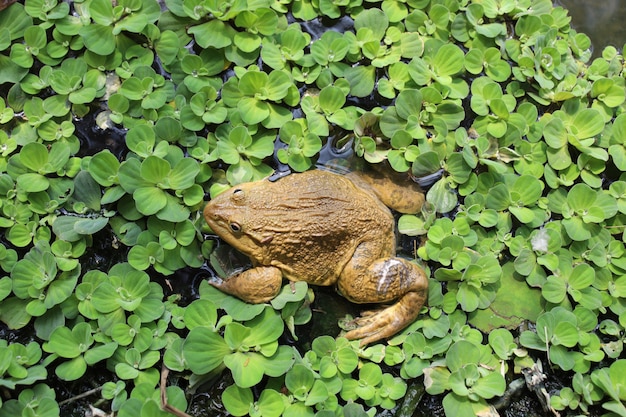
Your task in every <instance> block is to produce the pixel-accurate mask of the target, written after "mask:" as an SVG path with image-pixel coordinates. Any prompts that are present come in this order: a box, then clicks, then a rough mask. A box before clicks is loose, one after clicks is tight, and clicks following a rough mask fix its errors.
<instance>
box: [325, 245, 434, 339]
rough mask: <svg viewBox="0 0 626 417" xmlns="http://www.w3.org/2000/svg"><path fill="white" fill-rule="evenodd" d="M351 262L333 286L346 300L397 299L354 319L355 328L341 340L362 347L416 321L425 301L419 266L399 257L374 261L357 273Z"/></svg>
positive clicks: (423, 275)
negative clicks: (346, 339) (355, 340)
mask: <svg viewBox="0 0 626 417" xmlns="http://www.w3.org/2000/svg"><path fill="white" fill-rule="evenodd" d="M355 261H356V262H352V263H351V264H349V265H348V266H347V267H346V271H344V274H342V277H341V278H340V279H339V282H338V283H337V284H338V289H339V291H340V292H341V293H342V294H343V295H344V296H345V297H346V298H347V299H348V300H350V301H352V302H354V303H388V302H391V301H394V300H397V301H396V302H395V304H392V305H390V306H389V307H386V308H383V309H381V310H378V311H375V312H369V313H365V314H364V315H363V316H362V317H359V318H357V319H355V321H354V323H355V324H356V325H357V326H358V327H357V328H356V329H354V330H351V331H349V332H348V333H346V335H345V337H346V338H348V339H351V340H353V339H361V341H360V343H361V346H364V345H367V344H369V343H372V342H376V341H378V340H381V339H386V338H389V337H391V336H393V335H394V334H396V333H397V332H399V331H400V330H402V329H404V328H405V327H406V326H408V325H409V324H411V323H412V322H413V321H414V320H415V319H416V317H417V316H418V315H419V312H420V310H421V308H422V306H423V305H424V302H425V301H426V297H427V289H428V278H427V277H426V274H425V273H424V271H423V270H422V269H421V268H420V267H418V266H417V265H415V264H413V263H411V262H409V261H408V260H406V259H402V258H395V257H393V258H384V259H378V260H376V261H374V262H373V263H372V264H371V265H369V266H368V267H367V268H365V269H364V270H361V271H359V270H358V269H359V268H358V259H356V260H355ZM355 263H356V264H357V265H355ZM354 267H356V270H355V268H354ZM345 272H348V274H347V275H346V274H345ZM348 277H349V278H348Z"/></svg>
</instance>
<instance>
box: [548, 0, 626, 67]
mask: <svg viewBox="0 0 626 417" xmlns="http://www.w3.org/2000/svg"><path fill="white" fill-rule="evenodd" d="M556 4H557V5H560V6H563V7H565V8H566V9H567V10H569V14H570V16H572V26H573V27H574V29H576V31H577V32H583V33H586V34H587V35H588V36H589V37H590V38H591V42H592V44H593V48H594V51H593V56H594V57H597V56H600V54H601V53H602V50H603V49H604V47H605V46H607V45H613V46H615V47H616V48H617V49H618V50H620V51H621V50H622V47H623V46H624V43H626V24H625V22H626V0H604V1H597V0H557V1H556Z"/></svg>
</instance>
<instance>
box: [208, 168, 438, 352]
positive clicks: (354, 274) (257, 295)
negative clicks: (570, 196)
mask: <svg viewBox="0 0 626 417" xmlns="http://www.w3.org/2000/svg"><path fill="white" fill-rule="evenodd" d="M406 182H407V184H402V185H398V184H396V183H394V182H393V181H391V180H390V179H389V178H387V177H386V176H383V175H378V176H377V177H373V176H366V175H363V174H360V173H350V174H348V175H340V174H335V173H331V172H328V171H323V170H313V171H307V172H304V173H300V174H291V175H287V176H286V177H283V178H281V179H279V180H277V181H275V182H270V181H269V180H268V179H265V180H261V181H256V182H250V183H245V184H240V185H237V186H235V187H233V188H231V189H230V190H228V191H226V192H224V193H222V194H220V195H219V196H218V197H216V198H215V199H213V200H211V201H210V202H209V203H208V204H207V206H206V207H205V209H204V218H205V219H206V221H207V223H208V224H209V226H210V227H211V229H212V230H213V231H214V232H215V233H216V234H217V235H218V236H220V237H221V238H222V239H224V240H225V241H226V242H227V243H228V244H230V245H231V246H233V247H234V248H236V249H237V250H239V251H241V252H242V253H244V254H245V255H247V256H248V257H249V258H250V259H251V261H252V263H253V268H251V269H249V270H246V271H244V272H242V273H240V274H238V275H235V276H232V277H230V278H228V279H226V280H217V281H215V282H212V285H214V286H216V287H217V288H219V289H221V290H222V291H224V292H226V293H229V294H232V295H234V296H236V297H239V298H240V299H242V300H244V301H246V302H249V303H254V304H257V303H263V302H267V301H269V300H271V299H272V298H274V297H275V296H276V295H277V294H278V292H279V291H280V289H281V285H282V279H283V277H285V278H287V279H289V280H291V281H306V282H307V283H309V284H313V285H336V287H337V289H338V291H339V292H340V293H341V294H342V295H343V296H344V297H345V298H347V299H348V300H350V301H352V302H354V303H390V302H394V301H395V304H392V305H390V306H388V307H386V308H383V309H381V310H378V311H375V312H368V313H365V314H364V315H363V316H362V317H360V318H358V319H356V320H355V324H356V325H357V326H358V327H357V328H356V329H354V330H351V331H349V332H348V333H347V334H346V335H345V336H346V337H347V338H348V339H360V343H361V345H366V344H368V343H372V342H375V341H378V340H381V339H385V338H388V337H390V336H392V335H394V334H395V333H397V332H398V331H400V330H402V329H403V328H404V327H406V326H407V325H408V324H410V323H411V322H413V321H414V320H415V318H416V317H417V315H418V314H419V312H420V309H421V308H422V305H423V304H424V301H425V299H426V296H427V288H428V279H427V277H426V275H425V273H424V271H423V270H422V269H421V268H419V267H418V266H417V265H415V264H413V263H411V262H409V261H407V260H405V259H402V258H398V257H395V246H396V240H395V239H396V238H395V231H394V227H395V221H394V218H393V216H392V214H391V211H390V210H389V208H388V207H391V208H393V209H394V210H397V211H400V212H404V213H415V212H417V211H418V210H419V209H420V207H421V206H422V204H423V202H424V195H423V194H422V193H421V191H420V190H419V189H418V187H417V186H416V185H415V184H412V183H411V182H409V181H406Z"/></svg>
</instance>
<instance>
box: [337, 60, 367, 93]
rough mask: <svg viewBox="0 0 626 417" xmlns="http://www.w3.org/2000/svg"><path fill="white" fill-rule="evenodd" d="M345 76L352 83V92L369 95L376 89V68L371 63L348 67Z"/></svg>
mask: <svg viewBox="0 0 626 417" xmlns="http://www.w3.org/2000/svg"><path fill="white" fill-rule="evenodd" d="M343 75H344V77H345V78H346V80H348V82H349V83H350V94H352V95H353V96H355V97H367V96H369V95H370V94H371V93H372V91H374V84H375V77H374V76H375V68H374V67H373V66H371V65H367V66H365V65H357V66H354V67H350V68H347V69H346V70H345V72H344V74H343Z"/></svg>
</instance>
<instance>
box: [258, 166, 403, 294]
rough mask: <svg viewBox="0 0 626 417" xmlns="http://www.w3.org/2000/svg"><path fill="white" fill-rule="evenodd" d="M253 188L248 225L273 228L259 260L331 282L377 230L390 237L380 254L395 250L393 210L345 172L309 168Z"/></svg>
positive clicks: (268, 230)
mask: <svg viewBox="0 0 626 417" xmlns="http://www.w3.org/2000/svg"><path fill="white" fill-rule="evenodd" d="M249 194H250V195H249V197H250V198H251V207H250V209H251V210H253V212H254V213H257V214H258V218H257V219H256V221H255V222H253V224H251V225H250V227H253V228H256V229H258V232H261V231H262V232H263V233H265V235H266V236H269V235H268V234H271V238H269V237H268V238H267V239H268V240H269V242H268V244H267V251H266V256H265V257H264V259H257V262H259V263H261V264H272V265H275V266H278V267H279V268H281V269H282V270H283V273H284V274H285V276H286V277H287V278H289V279H293V280H304V281H307V282H309V283H312V284H317V285H330V284H332V283H333V282H334V280H335V279H336V278H337V276H338V275H339V274H340V273H341V271H342V270H343V267H344V265H345V264H346V263H347V262H348V260H349V259H350V258H351V257H352V255H353V253H354V250H355V249H356V247H357V246H358V245H359V243H360V242H362V241H364V240H371V239H373V238H375V236H390V237H391V238H390V239H386V238H385V239H382V240H381V245H380V246H381V249H380V251H381V253H380V255H381V256H382V255H384V254H388V253H387V252H390V251H393V242H392V240H393V236H394V233H393V230H394V220H393V216H392V215H391V212H390V211H389V209H388V208H387V207H385V206H384V205H383V204H382V203H380V201H379V200H378V198H376V196H374V195H373V194H371V193H368V192H366V191H363V190H362V189H360V188H359V187H357V186H355V185H354V184H353V183H352V182H351V181H350V179H348V178H347V177H345V176H342V175H339V174H334V173H331V172H327V171H322V170H316V171H307V172H304V173H302V174H296V175H288V176H286V177H284V178H281V179H279V180H278V181H276V182H273V183H272V182H268V183H267V184H266V186H263V187H258V188H257V190H255V192H250V193H249ZM255 200H256V201H255ZM383 241H384V242H383Z"/></svg>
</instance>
